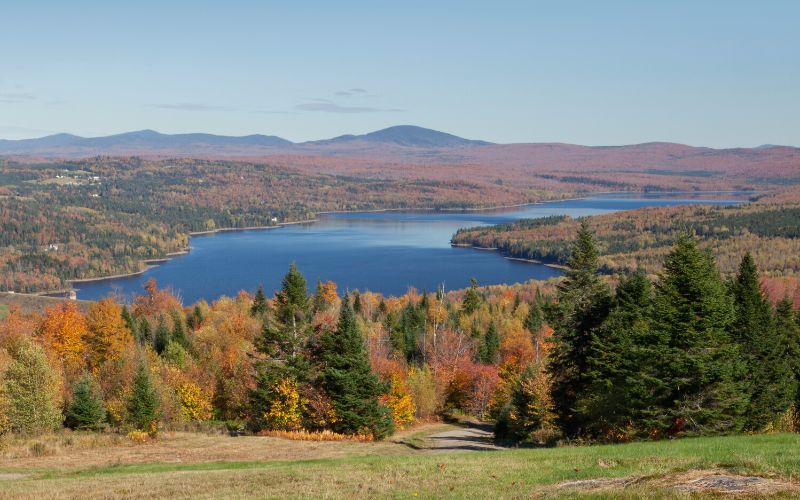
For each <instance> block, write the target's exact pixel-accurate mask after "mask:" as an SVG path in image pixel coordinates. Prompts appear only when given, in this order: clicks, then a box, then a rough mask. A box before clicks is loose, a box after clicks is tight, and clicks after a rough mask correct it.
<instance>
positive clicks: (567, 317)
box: [550, 220, 611, 436]
mask: <svg viewBox="0 0 800 500" xmlns="http://www.w3.org/2000/svg"><path fill="white" fill-rule="evenodd" d="M598 256H599V253H598V250H597V248H596V246H595V242H594V235H593V234H592V231H591V230H590V229H589V225H588V222H587V221H586V220H583V221H582V222H581V225H580V229H579V230H578V237H577V240H576V241H575V243H574V244H573V247H572V252H571V254H570V258H569V261H568V263H567V271H566V273H565V277H564V280H563V281H562V282H561V283H560V284H559V286H558V304H557V305H556V306H555V308H554V311H553V316H554V318H553V323H554V325H553V326H554V334H553V341H554V343H555V345H554V347H553V350H552V352H551V354H550V372H551V374H552V377H553V401H554V404H555V408H556V414H557V415H558V420H559V423H560V425H561V427H562V428H563V429H564V432H565V433H566V434H568V435H571V436H575V435H579V434H581V433H582V432H583V430H584V428H585V426H586V424H587V422H586V419H585V416H584V415H581V414H580V409H579V408H578V404H579V401H580V399H581V398H582V397H584V396H585V395H586V393H587V391H588V386H589V384H590V383H591V381H590V379H589V378H588V371H589V362H590V356H591V355H592V340H593V335H592V331H593V330H594V329H595V328H597V327H598V326H599V325H601V324H602V323H603V321H604V320H605V318H606V316H607V314H608V310H609V307H610V302H611V293H610V291H609V289H608V285H606V284H605V283H604V282H603V280H602V279H601V278H600V277H599V276H598V274H597V272H598V264H597V259H598Z"/></svg>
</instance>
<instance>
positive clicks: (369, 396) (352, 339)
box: [320, 296, 394, 439]
mask: <svg viewBox="0 0 800 500" xmlns="http://www.w3.org/2000/svg"><path fill="white" fill-rule="evenodd" d="M320 351H321V352H320V360H321V362H322V366H323V373H322V380H321V382H322V387H323V388H324V390H325V392H326V393H327V394H328V396H329V397H330V398H331V402H332V404H333V407H334V409H335V411H336V421H335V422H334V423H333V424H332V428H333V430H334V431H335V432H339V433H343V434H371V435H372V436H374V437H375V438H376V439H381V438H384V437H386V436H388V435H390V434H391V433H392V432H393V431H394V425H393V423H392V416H391V413H390V412H389V410H388V409H387V408H386V407H384V406H382V405H381V404H380V403H379V402H378V398H379V397H380V396H381V394H383V393H385V392H386V391H387V390H388V387H387V384H385V383H383V382H381V381H380V379H378V377H377V376H376V375H375V374H374V373H372V369H371V368H370V364H369V356H368V354H367V350H366V346H365V345H364V337H363V335H362V334H361V331H360V330H359V328H358V323H357V321H356V316H355V312H354V311H353V308H352V306H351V305H350V301H349V300H347V296H345V300H343V301H342V307H341V312H340V314H339V324H338V325H337V328H336V330H334V331H330V332H326V333H324V334H323V335H322V338H321V346H320Z"/></svg>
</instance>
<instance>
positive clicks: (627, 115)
mask: <svg viewBox="0 0 800 500" xmlns="http://www.w3.org/2000/svg"><path fill="white" fill-rule="evenodd" d="M3 3H4V5H3V6H2V9H0V137H5V138H23V137H36V136H41V135H46V134H48V133H52V132H71V133H76V134H79V135H86V136H95V135H106V134H111V133H118V132H124V131H130V130H138V129H144V128H152V129H155V130H159V131H161V132H167V133H177V132H211V133H219V134H230V135H244V134H250V133H263V134H276V135H280V136H283V137H286V138H287V139H290V140H296V141H297V140H307V139H318V138H325V137H330V136H335V135H339V134H343V133H363V132H367V131H371V130H375V129H379V128H383V127H386V126H390V125H396V124H416V125H421V126H425V127H430V128H435V129H439V130H444V131H447V132H451V133H454V134H458V135H462V136H465V137H469V138H476V139H486V140H491V141H497V142H551V141H557V142H570V143H579V144H590V145H606V144H627V143H638V142H646V141H655V140H659V141H675V142H682V143H687V144H692V145H707V146H714V147H727V146H740V145H741V146H754V145H758V144H763V143H774V144H792V145H797V146H800V25H798V22H799V21H798V20H800V2H797V1H769V0H765V1H758V2H756V1H751V2H741V1H735V0H727V1H723V0H720V1H711V0H707V1H666V0H665V1H660V2H655V1H652V2H651V1H631V2H623V1H602V2H601V1H590V0H587V1H582V2H579V1H557V2H556V1H547V2H544V1H543V2H539V1H521V2H513V1H508V2H503V1H495V2H488V1H483V2H471V1H458V2H456V1H453V2H447V1H439V2H432V1H424V2H423V1H414V0H407V1H403V2H375V1H372V2H367V1H364V2H361V1H348V0H339V1H335V2H312V1H296V2H285V1H281V2H272V1H261V2H245V1H236V0H230V1H226V2H221V1H220V2H208V1H203V0H195V1H191V2H180V1H172V2H166V1H161V2H152V1H146V0H144V1H137V2H108V1H105V2H91V1H81V0H74V1H70V2H63V1H58V2H56V1H53V2H46V1H36V0H28V1H25V2H21V1H19V2H18V1H8V2H3ZM166 4H168V5H166Z"/></svg>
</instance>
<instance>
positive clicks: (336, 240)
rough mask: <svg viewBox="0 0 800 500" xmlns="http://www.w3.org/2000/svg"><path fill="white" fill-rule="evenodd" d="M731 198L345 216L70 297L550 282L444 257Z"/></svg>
mask: <svg viewBox="0 0 800 500" xmlns="http://www.w3.org/2000/svg"><path fill="white" fill-rule="evenodd" d="M744 199H745V198H744V197H743V196H741V195H739V194H736V195H735V194H725V195H722V196H720V195H716V196H711V195H710V194H706V195H693V196H690V195H675V194H670V195H663V194H661V195H642V194H637V195H613V196H612V195H607V196H595V197H591V198H585V199H579V200H568V201H559V202H552V203H542V204H533V205H525V206H522V207H517V208H513V209H503V210H489V211H470V212H413V211H408V212H405V211H404V212H393V211H392V212H351V213H334V214H326V215H323V216H321V217H320V220H319V221H317V222H313V223H308V224H296V225H289V226H282V227H280V228H275V229H268V230H248V231H228V232H221V233H212V234H207V235H198V236H193V237H192V238H191V241H190V246H191V251H190V252H189V253H188V254H187V255H184V256H180V257H176V258H174V259H171V260H169V261H167V262H165V263H163V264H160V265H158V266H156V267H154V268H152V269H149V270H147V271H146V272H144V273H143V274H140V275H136V276H130V277H125V278H115V279H108V280H102V281H92V282H85V283H78V284H76V285H75V286H76V288H77V289H78V292H77V294H78V298H79V299H87V300H95V299H99V298H102V297H104V296H106V295H108V294H109V293H116V294H117V295H119V296H120V297H122V298H123V299H124V300H130V298H131V296H132V295H134V294H138V293H141V291H142V285H143V284H144V282H145V281H147V280H148V279H150V278H155V279H156V280H157V282H158V284H159V286H160V287H168V288H171V289H172V290H173V291H174V292H175V294H176V295H178V296H179V297H181V299H182V300H183V302H184V303H185V304H190V303H193V302H195V301H197V300H200V299H205V300H208V301H211V300H215V299H217V298H219V297H220V296H222V295H228V296H233V295H235V294H237V293H238V292H239V291H240V290H248V291H254V290H256V289H257V288H258V287H259V286H260V285H263V287H264V289H265V291H267V293H268V294H270V293H271V292H273V291H275V290H277V289H278V288H280V283H281V278H282V277H283V275H284V274H285V273H286V271H287V269H288V268H289V265H290V263H291V262H293V261H294V262H296V263H297V266H298V268H299V269H300V271H301V272H302V273H303V274H305V276H306V279H307V280H308V282H309V287H310V288H311V290H312V291H313V287H314V284H315V283H316V281H317V280H318V279H319V280H322V281H328V280H332V281H334V282H336V283H337V285H338V287H339V291H340V292H343V291H344V290H347V289H349V290H354V289H359V290H362V291H363V290H371V291H375V292H382V293H385V294H391V295H398V294H402V293H404V292H405V291H406V290H407V289H408V288H409V287H415V288H417V289H418V290H429V291H433V290H436V288H437V286H439V285H440V284H444V286H445V288H446V289H448V290H452V289H459V288H464V287H466V286H468V285H469V280H470V278H473V277H474V278H476V279H477V280H478V282H479V283H480V284H481V285H493V284H500V283H516V282H523V281H527V280H530V279H547V278H550V277H553V276H558V275H559V274H560V273H561V272H560V271H559V270H557V269H554V268H551V267H547V266H544V265H541V264H534V263H528V262H521V261H516V260H510V259H506V258H503V256H502V255H500V254H498V253H497V252H491V251H485V250H476V249H471V248H453V247H451V246H450V237H451V236H452V235H453V233H455V232H456V230H458V229H459V228H463V227H474V226H480V225H487V224H498V223H502V222H511V221H515V220H518V219H522V218H536V217H545V216H548V215H570V216H573V217H580V216H584V215H597V214H604V213H609V212H615V211H620V210H630V209H634V208H640V207H648V206H665V205H678V204H687V203H713V204H731V203H738V202H741V201H743V200H744Z"/></svg>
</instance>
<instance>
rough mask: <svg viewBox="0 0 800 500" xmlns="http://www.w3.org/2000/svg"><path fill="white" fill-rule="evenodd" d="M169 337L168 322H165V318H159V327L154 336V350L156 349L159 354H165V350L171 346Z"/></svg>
mask: <svg viewBox="0 0 800 500" xmlns="http://www.w3.org/2000/svg"><path fill="white" fill-rule="evenodd" d="M169 337H170V335H169V329H168V328H167V322H166V321H165V320H164V316H159V317H158V326H156V331H155V334H154V335H153V349H155V351H156V352H157V353H158V354H161V353H162V352H164V349H166V348H167V344H169V340H170V338H169Z"/></svg>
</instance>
